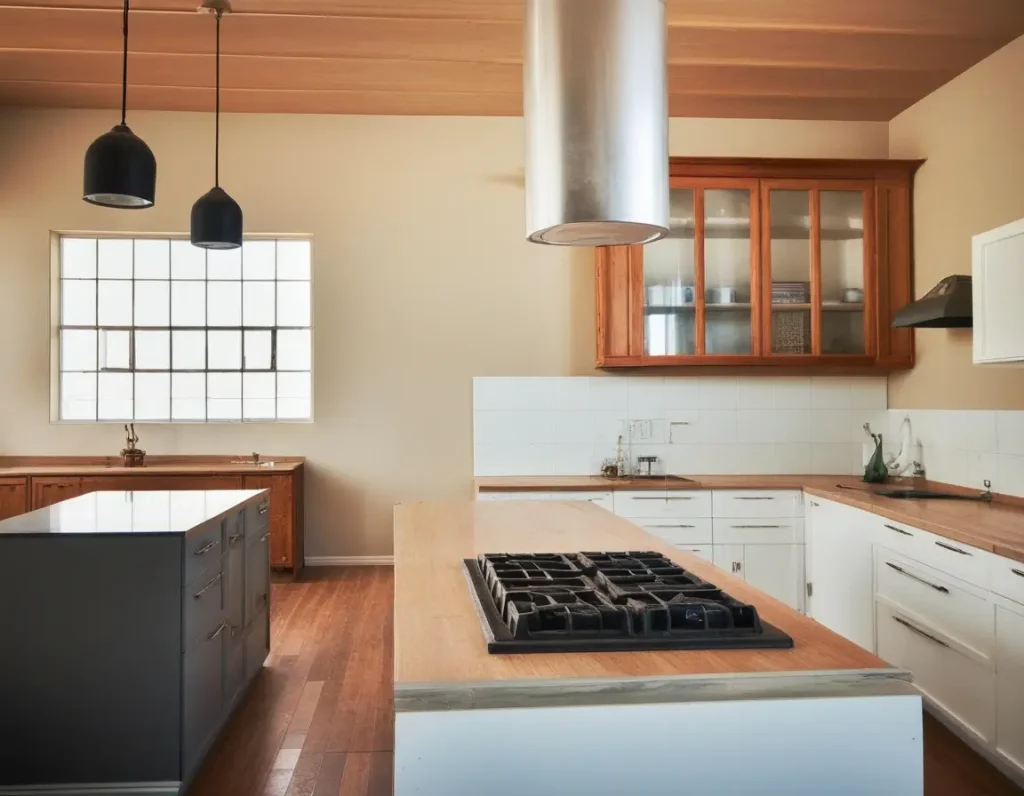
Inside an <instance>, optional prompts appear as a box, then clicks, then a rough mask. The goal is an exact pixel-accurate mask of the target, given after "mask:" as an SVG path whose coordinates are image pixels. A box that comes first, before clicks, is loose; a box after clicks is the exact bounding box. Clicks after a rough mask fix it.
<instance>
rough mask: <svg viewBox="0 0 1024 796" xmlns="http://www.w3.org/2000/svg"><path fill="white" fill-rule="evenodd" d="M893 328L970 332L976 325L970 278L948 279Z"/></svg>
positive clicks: (902, 313)
mask: <svg viewBox="0 0 1024 796" xmlns="http://www.w3.org/2000/svg"><path fill="white" fill-rule="evenodd" d="M892 325H893V326H909V327H914V328H917V329H968V328H970V327H972V326H973V325H974V307H973V301H972V295H971V278H970V277H969V276H963V275H962V274H957V275H956V276H947V277H946V278H945V279H943V280H942V281H941V282H939V284H937V285H936V286H935V287H933V288H932V289H931V290H929V291H928V292H927V293H925V295H924V296H923V297H922V298H920V299H918V300H917V301H915V302H913V303H911V304H908V305H907V306H905V307H904V308H903V309H901V310H900V311H899V312H897V313H896V316H895V317H894V318H893V319H892Z"/></svg>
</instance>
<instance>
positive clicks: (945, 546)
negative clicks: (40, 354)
mask: <svg viewBox="0 0 1024 796" xmlns="http://www.w3.org/2000/svg"><path fill="white" fill-rule="evenodd" d="M935 544H937V545H938V546H939V547H941V548H943V549H944V550H952V551H953V552H954V553H959V554H960V555H962V556H969V555H973V554H972V553H968V552H967V551H966V550H961V549H960V548H959V547H953V545H951V544H946V543H944V542H936V543H935Z"/></svg>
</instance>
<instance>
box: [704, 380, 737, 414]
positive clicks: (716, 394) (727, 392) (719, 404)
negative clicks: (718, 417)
mask: <svg viewBox="0 0 1024 796" xmlns="http://www.w3.org/2000/svg"><path fill="white" fill-rule="evenodd" d="M736 382H737V380H736V379H733V378H727V377H723V376H701V378H700V380H699V381H698V384H697V406H698V408H699V409H735V408H736V398H737V393H738V390H737V385H736Z"/></svg>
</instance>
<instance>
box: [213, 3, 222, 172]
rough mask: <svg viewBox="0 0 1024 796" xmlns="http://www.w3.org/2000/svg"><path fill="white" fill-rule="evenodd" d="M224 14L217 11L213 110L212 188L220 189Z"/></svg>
mask: <svg viewBox="0 0 1024 796" xmlns="http://www.w3.org/2000/svg"><path fill="white" fill-rule="evenodd" d="M223 13H224V12H223V11H221V10H220V9H219V8H218V9H217V54H216V60H217V65H216V78H215V82H216V89H215V93H214V110H213V139H214V140H213V186H214V187H215V188H218V187H220V18H221V15H222V14H223Z"/></svg>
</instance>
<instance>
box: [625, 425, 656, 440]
mask: <svg viewBox="0 0 1024 796" xmlns="http://www.w3.org/2000/svg"><path fill="white" fill-rule="evenodd" d="M652 426H653V424H652V423H651V421H650V420H633V421H632V422H631V423H630V424H629V440H630V442H650V441H651V438H652V437H653V435H654V432H653V428H652Z"/></svg>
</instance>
